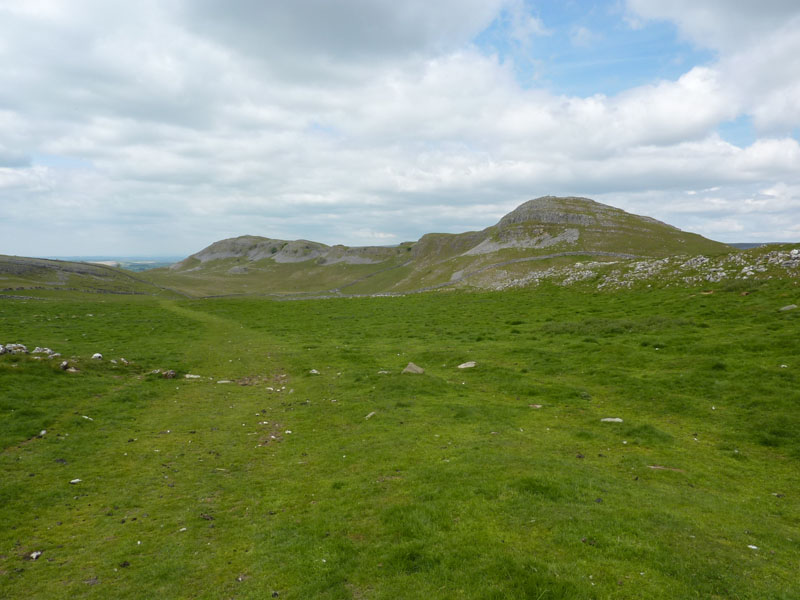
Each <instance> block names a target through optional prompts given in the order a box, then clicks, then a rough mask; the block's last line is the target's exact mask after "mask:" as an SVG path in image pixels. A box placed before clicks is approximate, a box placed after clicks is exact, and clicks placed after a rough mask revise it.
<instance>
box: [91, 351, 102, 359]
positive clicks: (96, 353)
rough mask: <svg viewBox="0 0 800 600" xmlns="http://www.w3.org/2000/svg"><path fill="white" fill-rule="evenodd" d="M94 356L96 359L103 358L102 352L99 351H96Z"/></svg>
mask: <svg viewBox="0 0 800 600" xmlns="http://www.w3.org/2000/svg"><path fill="white" fill-rule="evenodd" d="M92 358H93V359H94V360H103V355H102V354H100V353H99V352H95V353H94V354H92Z"/></svg>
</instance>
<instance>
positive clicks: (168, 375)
mask: <svg viewBox="0 0 800 600" xmlns="http://www.w3.org/2000/svg"><path fill="white" fill-rule="evenodd" d="M161 376H162V377H163V378H164V379H175V371H173V370H172V369H170V370H168V371H164V373H163V375H161Z"/></svg>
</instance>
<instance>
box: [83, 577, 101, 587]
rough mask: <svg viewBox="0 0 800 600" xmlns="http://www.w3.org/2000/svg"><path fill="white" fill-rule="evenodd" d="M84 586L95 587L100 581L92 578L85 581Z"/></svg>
mask: <svg viewBox="0 0 800 600" xmlns="http://www.w3.org/2000/svg"><path fill="white" fill-rule="evenodd" d="M83 583H85V584H86V585H97V584H98V583H100V580H99V579H98V578H97V577H92V578H91V579H86V580H84V582H83Z"/></svg>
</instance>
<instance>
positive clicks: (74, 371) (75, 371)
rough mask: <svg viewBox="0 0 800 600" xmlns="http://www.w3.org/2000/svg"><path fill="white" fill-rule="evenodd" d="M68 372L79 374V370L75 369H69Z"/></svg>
mask: <svg viewBox="0 0 800 600" xmlns="http://www.w3.org/2000/svg"><path fill="white" fill-rule="evenodd" d="M66 371H67V373H77V372H78V369H76V368H75V367H69V368H67V369H66Z"/></svg>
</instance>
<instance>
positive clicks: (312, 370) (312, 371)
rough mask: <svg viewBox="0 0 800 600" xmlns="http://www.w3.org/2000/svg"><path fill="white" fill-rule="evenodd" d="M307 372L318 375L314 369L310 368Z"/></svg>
mask: <svg viewBox="0 0 800 600" xmlns="http://www.w3.org/2000/svg"><path fill="white" fill-rule="evenodd" d="M309 374H311V375H319V371H317V370H316V369H311V370H310V371H309Z"/></svg>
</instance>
